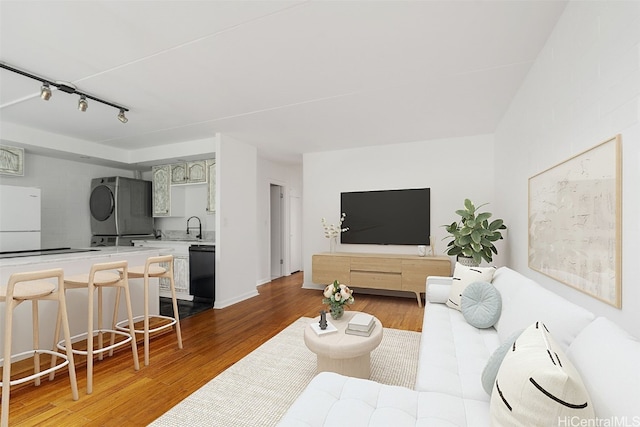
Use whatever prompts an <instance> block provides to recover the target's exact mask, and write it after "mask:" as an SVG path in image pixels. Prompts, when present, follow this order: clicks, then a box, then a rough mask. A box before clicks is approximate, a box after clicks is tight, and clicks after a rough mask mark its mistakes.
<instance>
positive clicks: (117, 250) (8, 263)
mask: <svg viewBox="0 0 640 427" xmlns="http://www.w3.org/2000/svg"><path fill="white" fill-rule="evenodd" d="M74 249H91V250H90V251H89V252H75V253H71V254H51V255H37V256H26V257H17V258H4V259H0V268H5V267H13V266H18V265H27V264H49V263H60V262H68V261H75V260H83V259H91V258H99V257H104V256H113V255H122V254H139V253H144V252H153V251H154V248H151V247H136V246H106V247H99V248H74ZM155 251H157V248H155ZM51 268H54V266H52V267H51Z"/></svg>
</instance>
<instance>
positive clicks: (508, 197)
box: [495, 1, 640, 336]
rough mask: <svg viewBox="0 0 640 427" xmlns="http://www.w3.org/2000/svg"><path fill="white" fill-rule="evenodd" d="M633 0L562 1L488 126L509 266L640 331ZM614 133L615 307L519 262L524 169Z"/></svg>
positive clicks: (639, 99)
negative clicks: (619, 190) (618, 218)
mask: <svg viewBox="0 0 640 427" xmlns="http://www.w3.org/2000/svg"><path fill="white" fill-rule="evenodd" d="M639 110H640V2H638V1H635V2H633V1H628V2H617V1H616V2H611V1H606V2H605V1H591V2H583V1H574V2H571V3H569V5H568V6H567V8H566V10H565V12H564V14H563V15H562V17H561V18H560V20H559V21H558V24H557V26H556V28H555V29H554V31H553V33H552V35H551V36H550V38H549V40H548V42H547V44H546V46H545V48H544V49H543V51H542V52H541V54H540V56H539V57H538V58H537V60H536V62H535V64H534V66H533V68H532V70H531V72H530V73H529V75H528V76H527V78H526V81H525V83H524V84H523V85H522V87H521V88H520V90H519V93H518V95H517V97H516V98H515V99H514V101H513V103H512V104H511V106H510V108H509V110H508V112H507V113H506V115H505V116H504V118H503V120H502V122H501V123H500V126H499V128H498V130H497V132H496V135H495V152H496V162H495V163H496V165H497V167H496V179H495V182H496V188H495V193H496V195H497V200H498V207H499V211H500V212H501V213H502V214H503V215H504V219H505V221H506V222H507V223H508V224H509V225H510V230H509V242H510V244H509V256H510V261H511V262H510V264H511V266H512V267H513V268H514V269H516V270H518V271H520V272H522V273H524V274H526V275H527V276H529V277H532V278H533V279H535V280H536V281H539V282H540V283H542V284H543V285H544V286H545V287H547V288H549V289H550V290H552V291H554V292H556V293H558V294H560V295H562V296H564V297H565V298H568V299H570V300H572V301H574V302H576V303H577V304H579V305H582V306H584V307H586V308H587V309H589V310H591V311H593V312H595V313H597V314H599V315H605V316H607V317H610V318H611V319H612V320H614V321H616V322H618V323H619V324H621V325H622V326H623V327H625V328H626V329H628V330H629V331H630V332H631V333H633V334H634V335H636V336H640V286H639V285H638V281H637V278H638V277H640V263H639V262H638V259H639V258H640V245H638V236H640V227H639V225H638V218H640V193H639V192H638V183H639V182H640V125H639V121H640V113H639ZM618 133H620V134H621V135H622V147H623V149H622V156H623V199H622V200H623V212H622V215H623V233H622V235H623V249H622V255H623V260H622V264H623V266H622V270H623V271H622V304H623V307H622V310H619V309H617V308H614V307H612V306H609V305H607V304H605V303H602V302H600V301H598V300H596V299H595V298H592V297H590V296H588V295H586V294H583V293H581V292H579V291H576V290H574V289H573V288H570V287H568V286H566V285H563V284H561V283H559V282H557V281H555V280H552V279H550V278H548V277H546V276H543V275H541V274H538V273H536V272H534V271H533V270H531V269H529V268H528V260H527V197H528V196H527V183H528V178H529V177H531V176H533V175H535V174H536V173H538V172H541V171H543V170H545V169H547V168H549V167H551V166H553V165H556V164H558V163H559V162H562V161H564V160H566V159H567V158H569V157H571V156H573V155H576V154H578V153H580V152H582V151H584V150H586V149H588V148H591V147H593V146H595V145H597V144H598V143H600V142H602V141H604V140H607V139H609V138H610V137H612V136H614V135H616V134H618Z"/></svg>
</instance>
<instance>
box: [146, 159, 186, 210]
mask: <svg viewBox="0 0 640 427" xmlns="http://www.w3.org/2000/svg"><path fill="white" fill-rule="evenodd" d="M171 174H172V169H171V165H161V166H154V167H153V168H152V190H153V191H152V193H153V216H154V217H169V216H184V209H185V205H184V200H185V199H184V189H182V188H180V187H175V186H172V185H171Z"/></svg>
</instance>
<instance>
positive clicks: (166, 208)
mask: <svg viewBox="0 0 640 427" xmlns="http://www.w3.org/2000/svg"><path fill="white" fill-rule="evenodd" d="M152 174H153V176H152V180H153V216H154V217H163V216H184V212H185V206H184V202H185V197H184V189H185V185H182V184H204V183H207V202H206V203H207V204H206V206H205V209H206V211H207V213H214V212H215V210H216V207H215V193H216V161H215V159H210V160H196V161H192V162H181V163H174V164H170V165H160V166H154V167H153V168H152Z"/></svg>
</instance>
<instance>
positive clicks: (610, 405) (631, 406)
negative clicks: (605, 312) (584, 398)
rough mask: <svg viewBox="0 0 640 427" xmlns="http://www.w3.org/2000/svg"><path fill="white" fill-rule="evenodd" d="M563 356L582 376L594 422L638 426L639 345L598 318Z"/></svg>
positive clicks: (639, 414) (619, 329)
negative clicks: (633, 422) (629, 422)
mask: <svg viewBox="0 0 640 427" xmlns="http://www.w3.org/2000/svg"><path fill="white" fill-rule="evenodd" d="M567 355H568V356H569V357H570V358H571V360H572V361H573V363H574V364H575V366H576V368H577V369H578V370H579V371H580V372H582V378H583V380H584V384H585V386H586V387H587V390H589V394H590V395H591V399H592V400H593V407H594V410H595V412H596V416H597V417H598V418H600V419H605V420H609V419H611V420H613V419H619V420H621V419H624V417H626V419H627V420H634V419H635V420H637V422H639V423H640V368H639V367H638V364H639V363H640V341H638V340H637V339H636V338H634V337H632V336H631V335H629V334H628V333H627V332H625V331H623V330H622V329H621V328H620V327H619V326H618V325H616V324H615V323H613V322H612V321H610V320H608V319H606V318H604V317H598V318H597V319H596V320H594V321H593V322H592V323H591V324H590V325H589V326H587V327H586V328H585V329H584V330H583V331H582V332H581V333H580V334H579V335H578V336H577V337H576V339H575V340H574V341H573V342H572V343H571V346H570V347H569V350H568V352H567Z"/></svg>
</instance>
